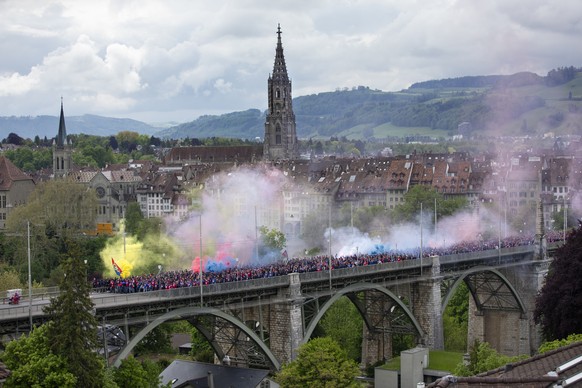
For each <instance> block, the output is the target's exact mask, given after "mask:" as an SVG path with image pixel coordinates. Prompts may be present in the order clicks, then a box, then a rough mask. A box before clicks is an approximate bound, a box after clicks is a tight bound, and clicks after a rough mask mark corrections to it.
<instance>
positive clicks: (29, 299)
mask: <svg viewBox="0 0 582 388" xmlns="http://www.w3.org/2000/svg"><path fill="white" fill-rule="evenodd" d="M26 229H27V235H28V239H27V240H28V242H27V248H28V249H27V250H28V320H29V322H30V331H32V272H31V266H30V221H26Z"/></svg>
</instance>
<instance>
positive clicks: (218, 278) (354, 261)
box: [93, 233, 562, 293]
mask: <svg viewBox="0 0 582 388" xmlns="http://www.w3.org/2000/svg"><path fill="white" fill-rule="evenodd" d="M546 239H547V241H548V242H554V241H558V240H562V235H561V234H560V233H549V234H548V235H547V236H546ZM500 241H501V248H508V247H515V246H523V245H531V244H533V243H534V239H533V236H529V237H527V236H523V235H520V236H512V237H508V238H504V239H502V240H499V239H497V240H489V241H486V240H482V239H480V240H475V241H464V242H461V243H457V244H453V245H450V246H447V247H430V246H429V247H423V250H422V257H430V256H435V255H437V256H445V255H451V254H459V253H468V252H477V251H484V250H490V249H499V242H500ZM418 258H420V248H417V249H415V250H409V251H397V250H391V251H388V252H382V253H371V254H353V255H347V256H340V257H337V256H332V258H331V268H332V270H333V269H340V268H350V267H359V266H368V265H376V264H380V263H390V262H400V261H404V260H414V259H418ZM329 262H330V260H329V256H326V255H319V256H314V257H302V258H299V257H296V258H292V259H290V260H281V261H279V262H275V263H269V264H266V265H262V266H258V265H255V266H236V267H231V268H226V269H224V270H222V271H216V272H209V271H206V272H203V274H202V281H203V285H209V284H216V283H228V282H237V281H243V280H250V279H262V278H271V277H275V276H282V275H288V274H290V273H294V272H297V273H304V272H318V271H328V270H329ZM199 275H200V274H199V273H198V272H194V271H192V270H179V271H167V272H160V273H159V274H155V275H154V274H147V275H136V276H129V277H126V278H123V277H118V278H112V279H94V280H93V287H94V288H95V289H99V290H103V291H108V292H116V293H133V292H147V291H157V290H165V289H172V288H182V287H199V286H200V276H199Z"/></svg>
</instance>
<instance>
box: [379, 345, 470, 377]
mask: <svg viewBox="0 0 582 388" xmlns="http://www.w3.org/2000/svg"><path fill="white" fill-rule="evenodd" d="M428 354H429V356H428V359H429V361H428V364H429V365H428V369H434V370H441V371H447V372H452V371H453V369H455V367H456V366H457V364H459V363H460V362H462V361H463V353H457V352H445V351H443V350H431V351H429V353H428ZM381 368H382V369H388V370H399V369H400V357H394V358H393V359H391V360H390V361H388V362H387V363H386V364H384V365H382V366H381Z"/></svg>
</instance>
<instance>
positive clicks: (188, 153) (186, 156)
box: [165, 144, 263, 164]
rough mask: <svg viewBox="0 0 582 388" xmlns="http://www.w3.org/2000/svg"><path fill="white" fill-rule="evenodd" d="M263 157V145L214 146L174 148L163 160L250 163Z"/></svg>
mask: <svg viewBox="0 0 582 388" xmlns="http://www.w3.org/2000/svg"><path fill="white" fill-rule="evenodd" d="M262 157H263V145H262V144H255V145H248V146H214V147H175V148H172V150H171V151H170V153H169V154H168V155H167V156H166V158H165V163H166V164H168V163H173V162H182V163H192V162H200V163H207V162H213V163H221V162H233V161H237V162H240V163H243V162H251V161H255V160H258V159H262Z"/></svg>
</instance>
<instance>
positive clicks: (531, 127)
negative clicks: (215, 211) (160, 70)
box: [0, 66, 582, 140]
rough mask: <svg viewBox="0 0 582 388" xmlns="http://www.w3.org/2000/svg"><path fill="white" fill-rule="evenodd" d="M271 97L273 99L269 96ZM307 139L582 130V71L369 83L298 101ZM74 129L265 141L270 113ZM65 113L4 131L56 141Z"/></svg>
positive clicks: (76, 125)
mask: <svg viewBox="0 0 582 388" xmlns="http://www.w3.org/2000/svg"><path fill="white" fill-rule="evenodd" d="M265 98H266V97H265ZM293 109H294V112H295V116H296V123H297V135H298V137H299V138H300V139H307V138H322V139H329V138H331V137H343V136H345V137H347V138H349V139H368V140H373V139H387V138H388V139H401V138H415V137H419V136H420V137H423V138H426V137H432V138H442V137H446V136H451V135H454V134H457V133H458V132H459V130H458V128H459V124H461V123H468V124H465V125H463V126H462V128H463V134H474V135H475V134H476V135H495V134H505V135H521V136H525V135H527V136H534V135H541V134H545V133H547V132H550V131H551V132H554V133H556V134H558V135H560V134H577V135H582V69H580V68H575V67H573V66H570V67H563V68H558V69H554V70H552V71H550V72H548V74H547V75H546V76H539V75H537V74H534V73H527V72H521V73H517V74H513V75H485V76H466V77H459V78H449V79H441V80H431V81H424V82H418V83H415V84H413V85H411V86H410V87H409V88H408V89H404V90H401V91H398V92H384V91H380V90H374V89H371V88H369V87H365V86H358V87H354V88H351V89H347V88H346V89H341V90H336V91H333V92H325V93H319V94H312V95H308V96H300V97H296V98H294V99H293ZM66 119H67V132H68V133H71V134H72V133H85V134H94V135H99V136H109V135H114V134H116V133H118V132H121V131H134V132H139V133H141V134H147V135H154V136H156V137H163V138H173V139H178V138H191V139H193V138H208V137H230V138H240V139H249V140H255V139H257V138H260V139H262V138H263V136H264V131H265V112H263V111H260V110H259V109H248V110H246V111H242V112H232V113H227V114H223V115H219V116H211V115H205V116H201V117H199V118H198V119H196V120H194V121H191V122H188V123H183V124H180V125H176V126H173V127H169V128H165V129H161V128H155V127H153V126H151V125H148V124H145V123H142V122H139V121H135V120H130V119H114V118H107V117H100V116H92V115H84V116H77V117H67V118H66ZM57 129H58V117H56V116H39V117H0V133H4V134H6V135H8V134H9V133H11V132H13V133H16V134H18V135H20V136H21V137H24V138H34V137H35V136H37V135H38V136H40V137H41V138H42V137H44V136H47V137H48V138H52V137H54V136H55V135H56V131H57Z"/></svg>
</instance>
